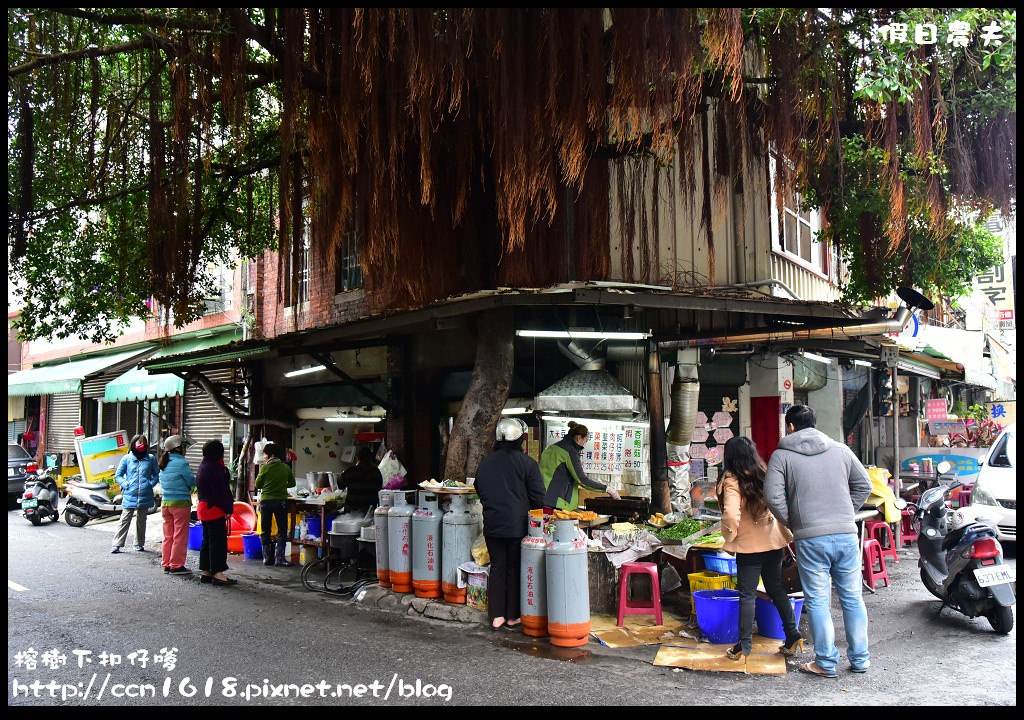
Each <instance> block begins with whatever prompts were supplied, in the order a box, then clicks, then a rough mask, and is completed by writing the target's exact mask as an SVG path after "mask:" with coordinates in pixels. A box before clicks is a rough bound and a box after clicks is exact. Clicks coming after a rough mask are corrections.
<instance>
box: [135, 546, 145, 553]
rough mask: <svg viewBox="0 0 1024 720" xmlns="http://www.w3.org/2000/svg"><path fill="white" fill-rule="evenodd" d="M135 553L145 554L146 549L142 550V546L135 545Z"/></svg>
mask: <svg viewBox="0 0 1024 720" xmlns="http://www.w3.org/2000/svg"><path fill="white" fill-rule="evenodd" d="M135 552H146V548H144V547H143V546H142V545H136V546H135Z"/></svg>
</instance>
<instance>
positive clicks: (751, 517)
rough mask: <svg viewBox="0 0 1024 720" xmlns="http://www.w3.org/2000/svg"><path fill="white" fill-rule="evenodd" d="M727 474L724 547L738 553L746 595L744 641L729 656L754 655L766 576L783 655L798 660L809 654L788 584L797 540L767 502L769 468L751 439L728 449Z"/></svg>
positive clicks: (721, 488) (722, 487)
mask: <svg viewBox="0 0 1024 720" xmlns="http://www.w3.org/2000/svg"><path fill="white" fill-rule="evenodd" d="M723 469H724V471H725V472H724V474H723V475H722V480H721V482H720V483H719V484H718V497H719V500H720V502H721V507H722V536H723V537H724V538H725V545H724V546H723V548H724V549H725V550H728V551H729V552H733V553H736V571H737V579H736V589H737V590H738V591H739V594H740V641H739V642H738V643H736V644H735V645H733V646H732V647H731V648H729V649H728V650H727V651H726V653H725V654H726V655H727V656H728V657H729V658H730V659H731V660H739V659H740V658H741V657H743V656H745V655H749V654H750V648H751V640H750V638H751V636H752V635H753V632H754V602H755V600H756V598H757V579H758V577H761V578H762V579H763V580H764V587H765V590H766V591H767V592H768V595H769V596H770V597H771V599H772V602H773V603H775V607H776V608H777V609H778V611H779V615H780V616H781V618H782V625H783V627H784V628H785V630H786V644H785V645H782V646H781V647H779V652H781V653H782V654H783V655H795V654H796V653H797V648H800V649H801V650H802V649H803V636H802V635H800V632H799V631H798V630H797V627H796V620H795V618H794V616H793V607H792V605H790V602H789V596H788V595H786V589H785V588H784V587H783V585H782V554H783V548H785V547H786V546H787V545H789V543H791V542H792V541H793V535H792V533H790V532H789V530H788V529H787V528H785V527H783V526H782V525H781V524H780V523H779V522H778V521H777V520H776V519H775V516H774V515H772V514H771V513H770V512H769V511H768V508H767V506H766V505H765V503H764V475H765V464H764V461H763V460H761V457H760V456H759V455H758V454H757V447H756V446H755V445H754V443H753V441H752V440H750V438H745V437H734V438H732V439H731V440H729V442H727V443H726V444H725V457H724V461H723Z"/></svg>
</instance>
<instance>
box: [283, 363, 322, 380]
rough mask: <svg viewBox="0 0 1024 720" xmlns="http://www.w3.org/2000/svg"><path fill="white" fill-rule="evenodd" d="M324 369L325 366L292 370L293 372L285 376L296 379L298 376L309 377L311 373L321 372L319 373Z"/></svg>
mask: <svg viewBox="0 0 1024 720" xmlns="http://www.w3.org/2000/svg"><path fill="white" fill-rule="evenodd" d="M323 369H324V366H323V365H312V366H310V367H305V368H302V369H301V370H292V371H291V372H286V373H285V374H284V376H285V377H295V376H296V375H308V374H309V373H315V372H319V371H321V370H323Z"/></svg>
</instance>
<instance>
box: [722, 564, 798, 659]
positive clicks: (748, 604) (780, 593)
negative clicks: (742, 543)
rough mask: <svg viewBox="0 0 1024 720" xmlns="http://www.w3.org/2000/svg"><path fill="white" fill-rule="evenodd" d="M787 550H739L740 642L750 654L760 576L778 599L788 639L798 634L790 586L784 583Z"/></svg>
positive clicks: (737, 587)
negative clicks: (788, 589) (755, 551)
mask: <svg viewBox="0 0 1024 720" xmlns="http://www.w3.org/2000/svg"><path fill="white" fill-rule="evenodd" d="M783 552H784V550H783V549H782V548H780V549H778V550H769V551H768V552H761V553H736V576H737V577H736V590H737V591H738V592H739V594H740V645H741V646H742V647H743V652H744V653H746V654H750V648H751V646H752V643H751V637H752V636H753V634H754V604H755V602H756V601H757V578H758V577H760V578H761V579H762V580H764V589H765V592H767V593H768V597H770V598H771V599H772V602H773V603H775V608H776V609H777V610H778V611H779V617H781V618H782V627H783V628H785V630H786V640H787V642H788V641H790V640H792V639H793V638H795V637H796V634H797V629H796V618H795V617H794V615H793V606H792V604H791V603H790V602H789V596H788V595H787V594H786V588H784V587H783V586H782V555H783Z"/></svg>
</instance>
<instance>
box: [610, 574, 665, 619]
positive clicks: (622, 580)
mask: <svg viewBox="0 0 1024 720" xmlns="http://www.w3.org/2000/svg"><path fill="white" fill-rule="evenodd" d="M621 570H622V575H621V576H620V577H619V618H618V622H617V623H615V624H616V625H617V626H618V627H622V621H623V619H624V618H625V616H626V615H654V619H655V620H656V621H657V623H658V625H663V624H664V623H663V622H662V618H661V585H660V583H659V582H658V566H657V565H656V564H654V563H651V562H627V563H622V568H621ZM630 575H650V577H651V599H650V600H630V599H629V576H630Z"/></svg>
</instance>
